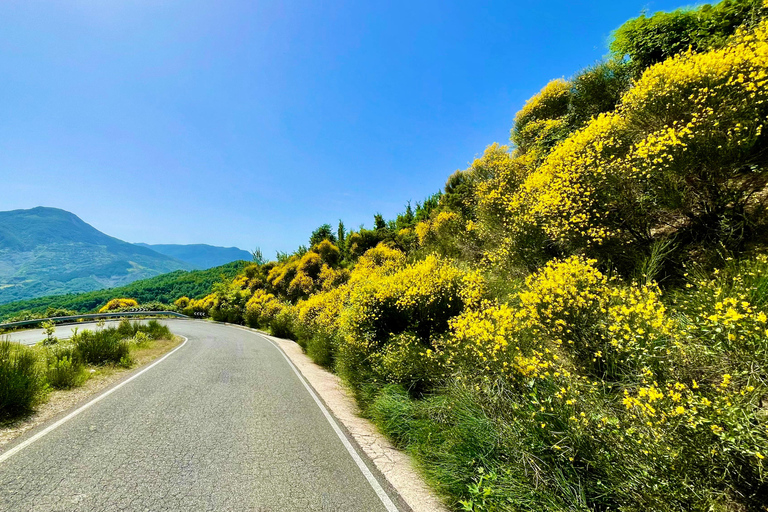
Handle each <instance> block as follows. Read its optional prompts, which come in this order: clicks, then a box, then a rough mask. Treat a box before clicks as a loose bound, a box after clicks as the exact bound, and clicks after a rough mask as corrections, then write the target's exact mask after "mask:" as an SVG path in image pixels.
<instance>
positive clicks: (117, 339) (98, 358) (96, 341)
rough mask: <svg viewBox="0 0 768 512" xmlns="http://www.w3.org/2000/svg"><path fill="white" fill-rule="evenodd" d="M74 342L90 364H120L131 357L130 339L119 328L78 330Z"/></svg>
mask: <svg viewBox="0 0 768 512" xmlns="http://www.w3.org/2000/svg"><path fill="white" fill-rule="evenodd" d="M127 323H129V322H127ZM124 330H125V328H124ZM72 342H73V343H74V346H75V348H76V350H77V353H78V354H80V356H81V357H82V358H83V361H84V362H86V363H88V364H95V365H102V364H106V363H116V364H119V363H120V362H121V361H123V360H124V359H125V358H127V357H130V341H129V340H128V339H125V337H124V336H123V334H122V333H121V332H120V330H119V329H113V328H109V329H103V330H101V331H95V332H94V331H88V330H86V331H82V332H78V333H76V334H75V335H74V336H72Z"/></svg>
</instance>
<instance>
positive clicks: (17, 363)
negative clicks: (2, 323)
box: [0, 340, 45, 418]
mask: <svg viewBox="0 0 768 512" xmlns="http://www.w3.org/2000/svg"><path fill="white" fill-rule="evenodd" d="M44 391H45V384H44V382H43V378H42V374H41V372H40V369H39V367H38V364H37V358H36V357H35V353H34V352H33V351H32V349H30V348H28V347H25V346H23V345H20V344H18V343H11V342H10V341H8V340H5V341H0V418H6V417H12V416H16V415H18V414H23V413H25V412H27V411H29V410H30V409H31V408H32V407H33V406H34V405H35V403H36V402H37V401H38V400H39V398H40V396H41V394H42V393H44Z"/></svg>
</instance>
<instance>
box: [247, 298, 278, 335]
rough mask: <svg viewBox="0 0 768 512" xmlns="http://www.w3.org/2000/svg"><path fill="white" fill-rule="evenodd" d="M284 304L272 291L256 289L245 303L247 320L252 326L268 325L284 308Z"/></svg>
mask: <svg viewBox="0 0 768 512" xmlns="http://www.w3.org/2000/svg"><path fill="white" fill-rule="evenodd" d="M283 308H284V306H283V304H282V303H281V302H280V301H279V300H278V299H277V298H275V296H274V295H272V294H271V293H267V292H265V291H264V290H261V289H259V290H256V291H255V292H253V295H252V296H251V298H250V299H248V302H246V304H245V321H246V323H247V324H248V325H250V326H251V327H261V326H264V325H268V324H269V321H270V320H271V319H273V318H274V317H276V316H277V315H278V314H279V313H280V312H281V311H282V310H283Z"/></svg>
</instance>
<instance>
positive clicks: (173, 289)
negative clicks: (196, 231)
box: [0, 261, 248, 321]
mask: <svg viewBox="0 0 768 512" xmlns="http://www.w3.org/2000/svg"><path fill="white" fill-rule="evenodd" d="M247 265H248V262H245V261H233V262H232V263H227V264H226V265H222V266H219V267H215V268H211V269H208V270H193V271H191V272H188V271H184V270H177V271H175V272H170V273H168V274H163V275H159V276H156V277H152V278H149V279H143V280H140V281H135V282H133V283H130V284H128V285H125V286H121V287H119V288H110V289H106V290H97V291H92V292H86V293H79V294H69V295H57V296H49V297H39V298H35V299H29V300H23V301H17V302H11V303H8V304H2V305H0V321H8V320H9V319H11V318H13V319H24V318H25V317H31V316H33V315H34V316H39V315H40V314H42V313H45V312H46V311H47V310H49V309H63V310H72V311H77V312H79V313H87V312H90V311H93V310H97V309H99V308H100V307H101V306H103V305H104V304H106V303H107V302H108V301H109V300H110V299H113V298H116V297H129V298H132V299H136V300H137V301H138V302H139V303H146V302H155V301H159V302H163V303H166V304H171V303H173V302H174V301H175V300H176V299H178V298H180V297H183V296H187V297H202V296H204V295H205V294H207V293H208V292H209V291H210V289H211V287H212V286H213V285H214V284H215V283H217V282H219V281H223V280H227V279H232V278H233V277H234V276H236V275H237V274H238V273H240V272H242V271H243V269H244V268H245V267H246V266H247Z"/></svg>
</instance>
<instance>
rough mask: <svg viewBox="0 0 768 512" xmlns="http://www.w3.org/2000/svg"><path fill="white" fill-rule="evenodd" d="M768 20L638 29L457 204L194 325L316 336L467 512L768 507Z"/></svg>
mask: <svg viewBox="0 0 768 512" xmlns="http://www.w3.org/2000/svg"><path fill="white" fill-rule="evenodd" d="M767 14H768V3H763V2H762V0H759V1H758V0H733V1H725V2H721V3H719V4H717V5H715V6H703V7H698V8H695V9H684V10H679V11H675V12H671V13H657V14H655V15H653V16H641V17H639V18H636V19H634V20H630V21H628V22H627V23H626V24H624V25H623V26H622V27H620V28H619V29H618V30H617V31H616V32H615V33H614V36H613V39H612V42H611V43H610V56H609V57H607V58H606V60H605V61H604V62H601V63H598V64H595V65H593V66H591V67H588V68H585V69H582V70H580V71H578V72H576V73H575V74H574V75H573V76H572V77H570V78H568V79H555V80H553V81H552V82H550V83H549V84H547V85H546V86H544V87H543V88H542V89H541V91H540V92H539V93H538V94H536V95H535V96H533V97H532V98H531V99H530V100H529V101H528V102H527V103H526V104H525V106H524V107H523V108H522V110H520V112H518V113H517V115H516V116H515V119H514V123H513V124H512V129H511V144H510V145H502V144H492V145H490V146H488V147H487V148H486V150H485V153H484V154H483V155H482V157H480V158H478V159H477V160H475V161H474V162H473V163H472V165H471V166H470V167H469V168H468V169H466V170H463V171H457V172H456V173H454V174H452V175H450V177H449V178H448V180H447V183H446V184H445V187H444V191H443V192H441V193H439V194H436V195H435V196H433V197H431V198H429V199H427V200H426V201H424V203H421V204H417V205H415V208H411V207H410V205H409V206H408V207H407V208H406V210H405V212H404V213H402V214H401V215H399V216H398V217H397V218H396V219H393V220H390V221H386V220H385V219H383V218H382V217H381V216H376V217H375V223H374V227H373V229H370V230H369V229H360V230H358V231H352V232H349V233H347V232H346V231H345V229H344V226H343V224H341V223H340V224H339V226H338V229H333V228H332V227H331V226H330V225H323V226H321V227H320V228H318V230H316V231H315V232H314V233H313V234H312V236H311V238H310V240H309V244H308V245H307V246H306V247H301V248H299V250H297V251H296V252H295V253H293V254H280V255H279V257H278V260H277V261H272V262H269V263H265V264H262V265H256V264H254V265H251V266H248V267H247V268H246V269H245V271H244V272H243V273H242V274H241V275H239V276H237V277H236V278H234V279H233V280H231V281H230V282H228V283H225V284H220V285H217V286H215V287H214V288H213V289H212V290H211V293H210V294H208V295H207V296H205V297H204V298H201V299H194V298H193V299H191V300H190V299H188V298H182V299H180V300H179V301H178V302H177V305H178V306H179V307H181V308H183V309H184V310H185V311H186V312H188V313H194V312H204V313H206V314H208V315H210V316H212V317H213V318H214V319H216V320H225V321H229V322H241V323H246V324H248V325H250V326H254V327H260V328H265V329H270V330H271V331H272V332H273V333H274V334H275V335H277V336H287V337H291V338H293V339H295V340H296V341H297V342H298V343H299V344H301V346H302V347H304V348H305V349H306V351H307V353H308V354H309V355H310V356H311V357H312V358H313V359H314V360H315V361H317V362H318V363H319V364H322V365H324V366H326V367H327V368H329V369H332V370H333V371H335V372H337V373H339V374H340V375H341V376H342V377H343V379H344V380H345V381H346V382H347V383H348V384H349V385H350V387H351V389H353V390H354V392H355V394H356V397H357V399H358V401H359V403H360V406H361V408H362V411H363V412H364V414H365V415H367V416H368V417H370V418H372V419H373V420H374V421H375V422H376V423H377V425H378V426H379V427H380V428H381V429H382V431H384V432H385V433H386V434H387V435H389V436H390V437H391V438H392V439H393V440H394V442H395V443H397V444H398V445H399V446H401V447H402V448H404V449H405V450H407V451H409V452H410V453H412V454H413V455H414V456H415V457H416V459H417V460H418V461H419V463H420V464H421V467H422V468H423V471H424V472H425V474H426V475H427V476H428V477H429V479H430V481H431V482H432V483H433V484H434V485H435V487H436V488H437V489H439V490H440V492H442V493H443V495H444V496H445V497H446V500H447V503H449V505H450V506H451V507H452V508H453V509H454V510H476V511H481V510H483V511H485V510H510V511H512V510H625V511H647V510H659V511H662V510H663V511H667V510H669V511H672V510H679V511H682V510H721V511H726V510H728V511H740V510H765V509H766V507H768V473H767V472H766V470H768V465H767V463H766V460H765V457H766V456H767V455H768V454H767V453H766V452H767V451H768V409H766V405H765V404H766V403H768V382H767V379H768V325H766V320H767V317H766V308H767V307H768V256H767V255H768V252H767V251H766V242H767V241H768V240H766V237H767V236H768V226H767V225H766V223H767V222H768V219H767V218H766V212H767V211H768V210H766V202H767V201H768V188H767V186H768V183H767V182H768V139H767V138H766V137H767V134H766V133H765V126H764V124H765V120H766V119H768V103H766V101H767V100H768V20H767V19H766V15H767Z"/></svg>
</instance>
